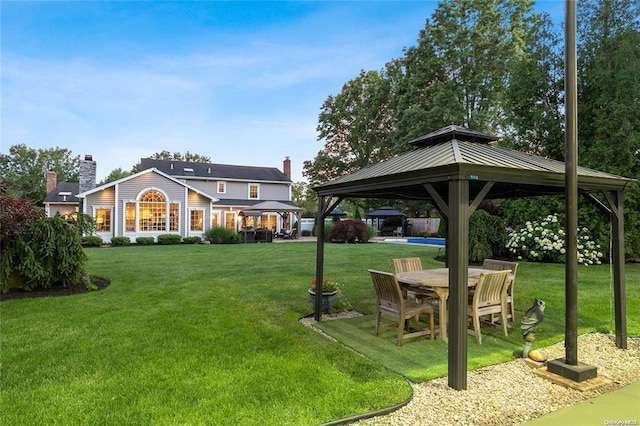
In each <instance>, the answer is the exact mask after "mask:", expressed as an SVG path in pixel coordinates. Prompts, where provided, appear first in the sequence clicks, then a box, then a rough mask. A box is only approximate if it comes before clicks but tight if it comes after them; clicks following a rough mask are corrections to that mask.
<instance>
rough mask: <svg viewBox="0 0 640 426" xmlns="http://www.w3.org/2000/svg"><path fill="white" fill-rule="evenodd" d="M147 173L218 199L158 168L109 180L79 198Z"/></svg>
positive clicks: (213, 199)
mask: <svg viewBox="0 0 640 426" xmlns="http://www.w3.org/2000/svg"><path fill="white" fill-rule="evenodd" d="M147 173H157V174H159V175H161V176H163V177H165V178H167V179H169V180H170V181H172V182H175V183H177V184H179V185H181V186H184V187H185V188H188V189H189V190H191V191H194V192H196V193H198V194H200V195H202V196H203V197H206V198H209V199H210V200H211V201H213V202H215V201H218V199H217V198H215V197H213V196H212V195H210V194H207V193H206V192H204V191H202V190H200V189H198V188H195V187H193V186H191V185H189V184H186V183H184V182H182V181H180V180H178V179H176V178H174V177H172V176H169V175H167V174H166V173H163V172H161V171H160V170H158V169H156V168H151V169H146V170H143V171H141V172H138V173H136V174H133V175H131V176H127V177H124V178H122V179H118V180H116V181H113V182H109V183H107V184H105V185H101V186H97V187H95V188H93V189H91V190H89V191H85V192H82V193H80V194H78V198H85V197H86V196H87V195H91V194H93V193H96V192H99V191H102V190H104V189H107V188H111V187H113V186H116V185H117V184H119V183H122V182H126V181H128V180H131V179H135V178H137V177H138V176H141V175H144V174H147Z"/></svg>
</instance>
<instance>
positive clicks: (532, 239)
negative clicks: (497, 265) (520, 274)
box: [507, 214, 602, 265]
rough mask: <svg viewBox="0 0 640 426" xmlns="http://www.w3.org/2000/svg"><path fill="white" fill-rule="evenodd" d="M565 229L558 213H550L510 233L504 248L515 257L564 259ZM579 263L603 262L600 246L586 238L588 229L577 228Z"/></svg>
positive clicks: (538, 259) (536, 260)
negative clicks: (540, 219) (542, 219)
mask: <svg viewBox="0 0 640 426" xmlns="http://www.w3.org/2000/svg"><path fill="white" fill-rule="evenodd" d="M564 242H565V232H564V229H563V225H562V222H561V221H559V220H558V216H557V215H555V214H553V215H549V216H547V217H546V218H545V220H544V221H542V222H540V223H538V222H529V221H528V222H527V223H525V226H524V228H521V229H519V230H517V231H513V232H511V233H510V234H509V239H508V241H507V249H508V250H509V252H511V253H512V254H513V255H514V256H517V257H518V259H526V260H530V261H535V262H555V263H564V261H565V253H566V248H565V243H564ZM577 257H578V263H579V264H582V265H594V264H595V265H599V264H601V263H602V262H601V261H600V259H601V258H602V253H601V252H600V246H599V245H598V244H596V243H594V242H593V241H592V240H591V238H590V237H589V230H588V229H587V228H578V253H577Z"/></svg>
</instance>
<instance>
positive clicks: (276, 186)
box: [182, 179, 290, 203]
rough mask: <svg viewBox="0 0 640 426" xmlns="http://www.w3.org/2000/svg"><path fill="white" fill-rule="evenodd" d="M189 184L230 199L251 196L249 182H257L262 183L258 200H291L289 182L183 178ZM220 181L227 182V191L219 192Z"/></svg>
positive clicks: (210, 193)
mask: <svg viewBox="0 0 640 426" xmlns="http://www.w3.org/2000/svg"><path fill="white" fill-rule="evenodd" d="M182 181H183V182H185V183H186V184H188V185H191V186H193V187H194V188H197V189H199V190H201V191H202V192H205V193H207V194H209V195H211V196H212V197H216V198H224V199H230V200H246V199H248V197H249V184H250V183H257V184H259V185H260V199H258V200H256V203H257V202H260V201H265V200H278V201H289V200H290V197H289V184H288V183H286V182H283V183H265V182H249V181H242V182H239V181H233V180H224V179H220V180H206V181H203V180H198V179H183V180H182ZM218 182H225V185H226V192H225V193H219V192H218Z"/></svg>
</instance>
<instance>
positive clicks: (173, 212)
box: [138, 189, 178, 231]
mask: <svg viewBox="0 0 640 426" xmlns="http://www.w3.org/2000/svg"><path fill="white" fill-rule="evenodd" d="M167 218H169V220H167ZM167 227H168V228H169V231H177V230H178V204H176V203H167V198H166V197H165V195H164V194H163V193H162V192H160V191H157V190H155V189H150V190H148V191H146V192H144V193H143V194H142V195H141V196H140V201H139V202H138V230H140V231H166V230H167Z"/></svg>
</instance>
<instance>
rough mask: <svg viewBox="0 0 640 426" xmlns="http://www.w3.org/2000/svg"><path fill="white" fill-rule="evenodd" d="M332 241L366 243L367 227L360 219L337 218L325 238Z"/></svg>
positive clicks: (367, 239)
mask: <svg viewBox="0 0 640 426" xmlns="http://www.w3.org/2000/svg"><path fill="white" fill-rule="evenodd" d="M325 240H326V241H328V242H332V243H366V242H367V241H369V238H368V236H367V227H366V225H365V223H364V222H362V221H361V220H354V219H347V220H339V221H337V222H336V223H334V224H333V227H332V228H331V231H330V232H329V233H327V237H326V239H325Z"/></svg>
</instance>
